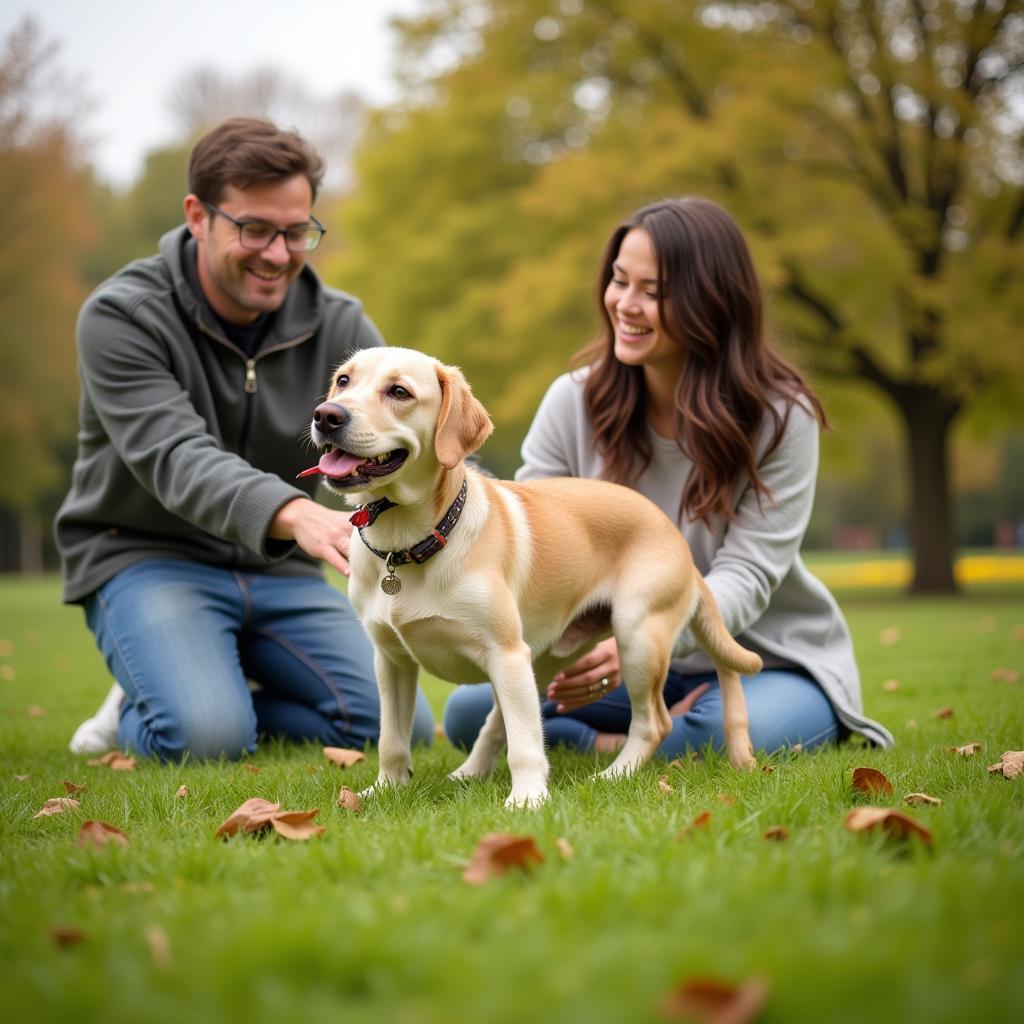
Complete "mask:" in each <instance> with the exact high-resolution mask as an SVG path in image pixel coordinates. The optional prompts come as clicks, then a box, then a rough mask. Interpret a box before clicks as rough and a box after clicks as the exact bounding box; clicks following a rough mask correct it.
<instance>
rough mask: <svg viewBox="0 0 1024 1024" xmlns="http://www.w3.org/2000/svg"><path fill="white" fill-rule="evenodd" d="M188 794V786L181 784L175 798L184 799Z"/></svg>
mask: <svg viewBox="0 0 1024 1024" xmlns="http://www.w3.org/2000/svg"><path fill="white" fill-rule="evenodd" d="M187 796H188V786H179V787H178V791H177V792H176V793H175V794H174V799H175V800H184V799H185V797H187Z"/></svg>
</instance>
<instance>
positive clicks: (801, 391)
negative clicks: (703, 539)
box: [573, 197, 827, 523]
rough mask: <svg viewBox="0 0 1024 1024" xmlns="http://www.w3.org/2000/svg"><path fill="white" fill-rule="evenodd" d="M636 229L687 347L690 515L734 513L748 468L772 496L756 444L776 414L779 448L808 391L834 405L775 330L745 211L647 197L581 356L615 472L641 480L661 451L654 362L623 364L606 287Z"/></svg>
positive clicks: (628, 480) (682, 439) (603, 451)
mask: <svg viewBox="0 0 1024 1024" xmlns="http://www.w3.org/2000/svg"><path fill="white" fill-rule="evenodd" d="M634 228H642V229H643V230H644V231H646V232H647V234H648V235H649V236H650V239H651V242H652V244H653V246H654V252H655V257H656V259H657V262H658V280H659V287H658V311H659V316H660V318H661V323H662V327H663V329H664V330H666V331H669V332H671V336H672V337H673V340H675V341H676V342H678V344H679V346H680V348H681V349H682V350H683V351H684V353H685V355H686V362H685V368H684V370H683V373H682V374H681V375H680V378H679V382H678V384H677V385H676V395H675V406H676V418H675V439H676V442H677V444H678V445H679V448H680V450H681V451H682V452H683V453H684V454H685V455H686V456H688V457H689V458H690V459H691V461H692V462H693V470H692V472H691V473H690V475H689V477H688V479H687V481H686V485H685V487H684V488H683V496H682V501H681V503H680V508H679V515H680V518H682V516H683V515H684V514H685V515H687V516H688V517H689V518H690V519H691V520H694V521H696V520H703V521H704V522H706V523H710V522H711V520H712V518H713V517H716V516H721V517H723V518H724V519H725V520H726V521H729V520H731V519H733V518H734V515H735V511H734V509H733V508H732V504H731V500H730V492H731V488H732V485H733V483H734V482H735V480H736V479H737V478H738V476H739V475H740V474H741V473H746V475H747V476H748V478H749V480H750V483H751V485H752V486H753V487H754V490H755V492H756V493H757V495H758V499H759V500H760V499H761V498H767V499H769V500H770V499H771V495H770V494H769V492H768V488H767V487H766V486H765V484H764V482H763V481H762V479H761V476H760V474H759V473H758V469H757V453H756V451H755V448H754V443H755V440H756V438H757V437H758V434H759V431H760V428H761V425H762V423H763V421H764V420H765V417H769V418H770V419H771V421H772V435H771V439H770V442H769V445H768V449H767V451H768V452H770V451H771V450H772V449H773V448H774V447H775V446H776V445H777V444H778V443H779V439H780V438H781V436H782V432H783V430H784V429H785V426H786V418H787V416H788V408H789V405H788V403H787V405H786V410H787V411H786V412H785V413H780V412H779V410H778V409H776V408H775V406H774V405H773V404H772V402H773V400H775V401H777V400H778V398H779V397H780V396H781V397H782V398H784V399H788V400H790V401H794V400H799V399H803V400H804V404H805V405H807V406H808V407H809V408H810V409H812V410H813V412H814V415H815V416H817V418H818V420H819V422H820V423H821V424H822V425H823V426H826V425H827V420H826V417H825V412H824V409H823V408H822V406H821V403H820V402H819V401H818V399H817V398H816V397H815V395H814V394H813V392H812V391H811V389H810V387H809V386H808V385H807V383H806V381H805V380H804V378H803V377H802V376H801V374H800V372H799V371H798V370H797V369H796V368H795V367H794V366H793V365H791V364H790V363H789V362H788V361H787V360H785V359H784V358H783V357H782V356H781V355H779V354H778V353H777V352H775V351H773V350H772V348H771V347H770V346H769V344H768V342H767V340H766V338H765V337H764V325H763V319H762V303H761V288H760V285H759V283H758V280H757V274H756V273H755V271H754V265H753V261H752V260H751V257H750V251H749V249H748V248H747V243H746V241H745V239H744V238H743V235H742V233H741V232H740V230H739V228H738V227H737V225H736V223H735V222H734V221H733V219H732V218H731V217H730V216H729V214H727V213H726V212H725V210H723V209H722V208H721V207H720V206H718V205H717V204H716V203H713V202H711V201H710V200H708V199H701V198H698V197H686V198H683V199H676V200H668V201H665V202H660V203H654V204H653V205H651V206H646V207H644V208H643V209H641V210H638V211H637V212H636V213H634V214H633V215H632V216H631V217H630V218H629V219H628V220H627V221H626V222H625V223H623V224H620V225H619V227H618V228H616V230H615V232H614V233H613V234H612V237H611V239H610V240H609V242H608V246H607V248H606V250H605V254H604V258H603V261H602V264H601V275H600V280H599V281H598V289H597V298H598V307H599V309H600V311H601V316H602V320H603V329H602V331H601V334H600V335H599V336H598V337H597V338H595V339H594V340H593V341H592V342H591V343H590V344H589V345H587V346H586V347H585V348H583V349H582V350H581V351H580V352H578V353H577V354H576V356H575V357H574V358H573V364H574V365H575V366H584V365H586V366H589V367H590V372H589V374H588V375H587V378H586V381H585V383H584V387H583V393H584V401H585V403H586V407H587V411H588V414H589V417H590V423H591V426H592V428H593V431H594V439H595V443H596V446H597V451H598V454H600V455H601V456H602V458H603V459H604V471H603V473H602V476H603V477H604V478H605V479H608V480H613V481H615V482H617V483H623V484H627V485H630V484H633V483H635V482H636V481H637V480H638V479H639V478H640V476H642V475H643V473H644V471H645V470H646V469H647V467H648V466H649V465H650V462H651V457H652V449H651V442H650V435H649V430H650V425H649V423H648V420H647V412H646V398H647V395H646V385H645V382H644V372H643V368H642V367H640V366H627V365H625V364H624V363H620V362H619V361H618V360H617V359H616V358H615V354H614V346H615V335H614V328H613V325H612V322H611V319H610V317H609V316H608V311H607V310H606V309H605V304H604V294H605V290H606V289H607V287H608V282H609V281H610V280H611V278H612V274H613V270H612V264H613V263H614V262H615V260H616V258H617V257H618V254H619V247H620V246H621V244H622V240H623V238H625V236H626V235H627V234H628V233H629V232H630V231H632V230H633V229H634Z"/></svg>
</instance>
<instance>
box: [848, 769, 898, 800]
mask: <svg viewBox="0 0 1024 1024" xmlns="http://www.w3.org/2000/svg"><path fill="white" fill-rule="evenodd" d="M852 781H853V788H854V789H855V790H856V791H857V792H858V793H867V794H868V795H869V796H873V795H874V794H875V793H884V794H885V795H886V796H892V783H891V782H890V781H889V780H888V779H887V778H886V777H885V775H884V774H883V773H882V772H880V771H879V770H878V769H877V768H854V769H853V780H852Z"/></svg>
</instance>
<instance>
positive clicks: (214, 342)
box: [54, 228, 383, 602]
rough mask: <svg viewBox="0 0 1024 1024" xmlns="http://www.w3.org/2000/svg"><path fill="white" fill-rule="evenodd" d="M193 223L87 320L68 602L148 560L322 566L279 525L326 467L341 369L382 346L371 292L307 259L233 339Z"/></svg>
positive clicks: (95, 299) (81, 333) (71, 498)
mask: <svg viewBox="0 0 1024 1024" xmlns="http://www.w3.org/2000/svg"><path fill="white" fill-rule="evenodd" d="M189 239H190V235H189V232H188V229H187V228H178V229H175V230H174V231H171V232H169V233H168V234H166V235H164V237H163V238H162V239H161V240H160V248H159V253H158V255H156V256H153V257H150V258H148V259H143V260H138V261H136V262H134V263H131V264H129V265H128V266H127V267H125V268H124V269H123V270H121V271H120V272H119V273H117V274H116V275H114V276H113V277H112V278H110V279H109V280H107V281H105V282H104V283H103V284H101V285H100V286H99V287H98V288H97V289H96V291H94V292H93V294H92V295H91V296H90V297H89V299H88V300H87V301H86V303H85V305H84V306H83V307H82V312H81V314H80V316H79V319H78V366H79V377H80V380H81V407H80V416H79V421H80V427H79V434H78V455H77V458H76V459H75V464H74V469H73V471H72V482H71V490H70V491H69V493H68V495H67V497H66V498H65V500H64V503H63V504H62V506H61V508H60V511H59V512H58V513H57V518H56V521H55V526H54V530H55V534H56V539H57V546H58V549H59V551H60V555H61V562H62V569H63V579H64V600H65V601H66V602H78V601H81V600H82V599H83V598H85V597H87V596H88V595H89V594H91V593H92V592H93V591H94V590H96V588H97V587H99V586H101V585H102V584H103V583H105V582H106V581H107V580H108V579H110V578H111V577H112V576H113V575H114V574H115V573H117V572H119V571H120V570H122V569H124V568H125V567H126V566H128V565H131V564H132V563H134V562H137V561H140V560H141V559H144V558H153V557H163V558H167V557H170V558H186V559H194V560H197V561H201V562H206V563H210V564H214V565H222V566H225V567H229V568H238V569H263V570H266V571H268V572H274V573H282V574H289V575H295V574H304V575H306V574H313V573H318V572H319V571H320V569H319V566H318V564H317V563H316V562H315V561H314V560H313V559H311V558H309V557H308V556H307V555H305V553H304V552H302V551H301V549H299V548H298V547H297V546H296V545H295V544H294V543H292V542H290V541H281V540H272V539H268V537H267V530H268V528H269V526H270V522H271V520H272V519H273V518H274V515H275V514H276V513H277V511H278V510H279V509H280V508H281V507H282V505H285V504H286V503H287V502H289V501H291V500H292V499H293V498H297V497H304V496H311V495H312V493H313V491H314V490H315V488H316V486H317V485H316V481H317V478H316V477H313V478H312V479H310V480H302V481H298V482H295V476H296V474H297V473H298V472H299V471H300V470H302V469H304V468H305V467H306V466H307V465H309V464H310V463H311V462H313V461H315V458H314V456H313V453H312V452H311V450H310V448H309V445H308V443H306V442H305V441H304V437H305V436H306V432H307V428H308V425H309V422H310V419H311V414H312V410H313V407H314V405H315V404H316V402H317V401H318V400H319V398H320V397H322V396H323V394H324V393H325V391H326V389H327V383H328V378H329V376H330V373H331V371H332V370H333V369H334V367H335V366H337V365H338V364H339V363H340V362H342V361H343V360H344V359H345V357H346V355H347V354H348V353H350V352H352V351H354V350H356V349H360V348H368V347H371V346H376V345H381V344H383V342H382V340H381V337H380V334H379V333H378V331H377V329H376V327H375V326H374V325H373V323H372V322H371V321H370V320H369V319H368V318H367V317H366V315H365V314H364V313H363V311H362V307H361V305H360V303H359V302H358V300H356V299H354V298H353V297H352V296H349V295H345V294H344V293H342V292H339V291H336V290H334V289H330V288H327V287H325V286H324V285H323V284H321V282H320V280H319V278H318V277H317V276H316V274H315V272H314V271H313V270H312V268H310V267H308V266H307V267H304V268H303V270H302V272H301V274H300V275H299V277H298V278H296V280H295V281H294V282H293V283H292V285H291V287H290V288H289V289H288V294H287V296H286V298H285V301H284V303H283V305H282V306H281V308H280V309H279V310H278V311H277V312H276V313H275V314H274V316H273V321H272V324H271V326H270V330H269V333H268V335H267V336H266V338H265V339H264V341H263V343H262V345H261V346H260V348H259V350H258V351H257V352H256V354H255V355H254V356H253V357H252V358H250V357H248V356H247V355H246V353H245V352H244V351H242V349H240V348H238V347H237V346H236V345H234V344H232V343H231V342H230V341H229V340H228V339H227V338H226V337H225V335H224V333H223V331H222V330H221V328H220V327H219V325H218V324H217V322H216V320H215V318H214V317H213V316H212V315H211V313H210V312H209V309H208V307H207V306H206V305H205V304H204V303H203V302H201V301H200V299H199V297H198V296H197V295H196V294H195V293H194V292H193V290H192V288H191V287H190V286H189V284H188V282H187V280H186V276H185V273H184V272H183V268H182V259H183V256H184V254H185V253H186V252H188V253H191V252H192V251H194V247H193V246H192V245H188V242H189Z"/></svg>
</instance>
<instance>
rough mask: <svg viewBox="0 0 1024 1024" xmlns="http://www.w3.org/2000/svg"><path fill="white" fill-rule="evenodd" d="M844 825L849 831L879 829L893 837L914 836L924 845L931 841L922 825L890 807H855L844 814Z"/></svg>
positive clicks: (928, 832) (930, 836) (929, 834)
mask: <svg viewBox="0 0 1024 1024" xmlns="http://www.w3.org/2000/svg"><path fill="white" fill-rule="evenodd" d="M845 825H846V827H847V828H848V829H849V830H850V831H851V832H874V831H876V830H879V829H880V830H881V831H883V832H885V833H886V835H888V836H891V837H893V838H895V839H910V838H915V839H919V840H920V841H921V842H923V843H925V844H926V845H927V844H930V843H931V841H932V834H931V832H930V831H929V830H928V829H927V828H925V827H924V825H922V824H920V822H917V821H915V820H914V819H913V818H912V817H910V815H909V814H904V813H903V811H897V810H894V809H893V808H891V807H855V808H854V809H853V810H852V811H850V813H849V814H847V815H846V821H845Z"/></svg>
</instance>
